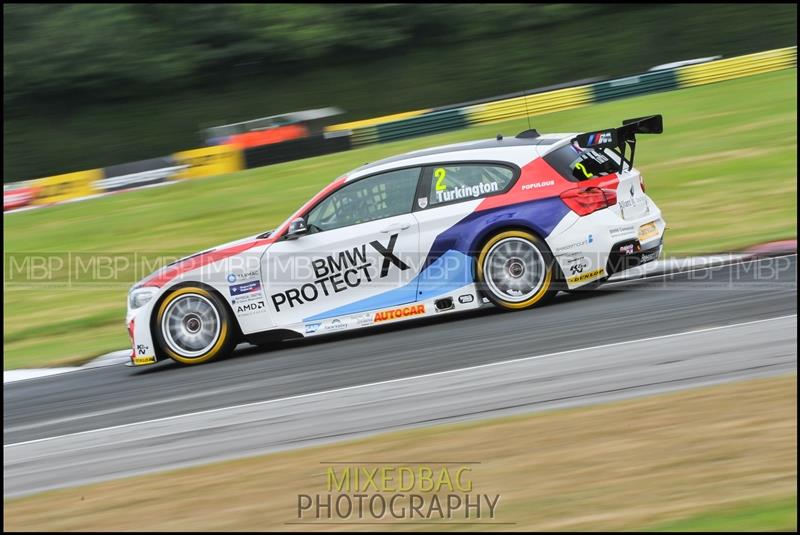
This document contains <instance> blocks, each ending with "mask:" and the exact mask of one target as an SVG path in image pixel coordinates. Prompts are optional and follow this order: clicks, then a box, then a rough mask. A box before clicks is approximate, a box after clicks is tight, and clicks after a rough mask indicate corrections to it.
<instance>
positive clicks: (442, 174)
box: [433, 167, 447, 191]
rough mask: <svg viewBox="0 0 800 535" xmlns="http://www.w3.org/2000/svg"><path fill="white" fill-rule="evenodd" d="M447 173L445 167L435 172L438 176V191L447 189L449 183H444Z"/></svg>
mask: <svg viewBox="0 0 800 535" xmlns="http://www.w3.org/2000/svg"><path fill="white" fill-rule="evenodd" d="M446 175H447V171H445V170H444V168H443V167H440V168H438V169H436V170H435V171H434V172H433V176H434V177H435V178H436V191H444V190H446V189H447V184H445V183H444V178H445V176H446Z"/></svg>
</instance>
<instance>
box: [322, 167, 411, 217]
mask: <svg viewBox="0 0 800 535" xmlns="http://www.w3.org/2000/svg"><path fill="white" fill-rule="evenodd" d="M419 173H420V168H419V167H416V168H413V169H400V170H398V171H390V172H388V173H383V174H380V175H375V176H371V177H368V178H364V179H361V180H356V181H355V182H353V183H352V184H348V185H346V186H344V187H342V188H340V189H338V190H336V191H335V192H333V193H331V194H330V195H329V196H328V197H327V198H325V200H324V201H322V202H321V203H319V204H318V205H317V206H315V207H314V208H313V209H312V210H311V211H310V212H309V213H308V217H307V224H308V227H309V229H310V230H311V232H320V231H324V230H333V229H336V228H341V227H347V226H350V225H358V224H359V223H367V222H369V221H375V220H376V219H383V218H385V217H392V216H396V215H400V214H407V213H409V212H410V211H411V204H412V203H413V202H414V193H415V192H416V190H417V181H418V180H419Z"/></svg>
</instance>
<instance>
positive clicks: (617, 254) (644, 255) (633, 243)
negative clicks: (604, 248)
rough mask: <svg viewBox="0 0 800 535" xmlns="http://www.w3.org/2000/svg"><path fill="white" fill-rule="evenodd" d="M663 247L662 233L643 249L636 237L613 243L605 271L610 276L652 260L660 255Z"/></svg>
mask: <svg viewBox="0 0 800 535" xmlns="http://www.w3.org/2000/svg"><path fill="white" fill-rule="evenodd" d="M663 248H664V237H663V235H662V236H661V237H660V238H659V239H658V241H656V242H655V243H652V242H651V243H648V244H647V249H643V248H642V245H641V243H640V242H639V240H636V239H634V240H624V241H621V242H618V243H615V244H614V246H613V247H611V252H609V254H608V262H606V272H607V273H608V275H609V276H611V275H613V274H614V273H619V272H620V271H625V270H626V269H630V268H633V267H636V266H641V265H642V264H646V263H648V262H652V261H653V260H656V259H657V258H658V257H659V256H661V251H662V250H663Z"/></svg>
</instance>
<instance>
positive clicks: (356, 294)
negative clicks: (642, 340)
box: [126, 115, 665, 366]
mask: <svg viewBox="0 0 800 535" xmlns="http://www.w3.org/2000/svg"><path fill="white" fill-rule="evenodd" d="M662 130H663V126H662V118H661V116H660V115H653V116H649V117H643V118H637V119H630V120H627V121H624V122H623V124H622V126H619V127H616V128H608V129H604V130H599V131H594V132H587V133H583V134H539V133H538V132H536V131H535V130H527V131H525V132H522V133H520V134H519V135H517V136H515V137H509V138H504V137H502V136H499V135H498V136H497V138H496V139H490V140H484V141H477V142H468V143H460V144H455V145H447V146H442V147H436V148H431V149H425V150H420V151H416V152H410V153H407V154H403V155H400V156H396V157H392V158H388V159H385V160H381V161H377V162H374V163H370V164H367V165H364V166H362V167H360V168H358V169H355V170H354V171H352V172H350V173H348V174H346V175H345V176H341V177H339V178H337V179H336V180H334V181H333V182H332V183H331V184H330V185H328V186H327V187H325V188H324V189H323V190H322V191H321V192H319V193H318V194H317V195H316V196H314V197H313V198H312V199H310V200H309V201H308V202H307V203H306V204H305V205H304V206H302V207H301V208H300V209H299V210H297V211H296V212H295V213H294V214H292V215H291V216H290V217H289V218H288V219H287V220H286V221H285V222H284V223H283V224H281V225H280V226H279V227H278V228H277V229H275V230H273V231H269V232H265V233H262V234H258V235H255V236H252V237H249V238H245V239H243V240H239V241H236V242H231V243H228V244H225V245H221V246H218V247H215V248H212V249H209V250H206V251H203V252H201V253H198V254H195V255H192V256H189V257H186V258H183V259H181V260H179V261H177V262H174V263H172V264H170V265H167V266H165V267H163V268H162V269H160V270H158V271H156V272H154V273H153V274H151V275H150V276H148V277H146V278H145V279H144V280H142V281H140V282H139V283H137V284H136V285H134V286H133V288H132V289H131V291H130V293H129V296H128V312H127V317H126V323H127V327H128V332H129V334H130V337H131V342H132V355H131V363H132V365H136V366H138V365H148V364H153V363H155V362H156V361H158V360H160V359H165V358H171V359H173V360H175V361H177V362H179V363H181V364H200V363H203V362H207V361H210V360H212V359H215V358H217V357H220V356H222V355H225V354H227V353H229V352H231V351H232V349H233V348H234V347H235V346H236V345H237V344H238V343H239V342H243V341H247V342H250V343H254V344H265V343H270V342H272V341H279V340H284V339H290V338H302V337H309V336H318V335H322V334H325V333H332V332H341V331H345V330H350V329H358V328H366V327H372V326H378V325H386V324H389V323H394V322H400V321H404V320H409V319H416V318H424V317H430V316H436V315H440V314H450V313H457V312H460V311H465V310H470V309H475V308H478V307H482V306H497V307H500V308H502V309H507V310H520V309H527V308H530V307H533V306H538V305H542V304H544V303H546V302H547V301H549V300H551V299H552V298H553V296H554V295H555V294H556V293H557V292H558V291H559V290H568V291H569V290H575V289H577V288H581V287H583V286H586V285H597V284H599V283H602V282H603V281H604V280H606V279H607V278H608V277H609V276H610V275H611V274H613V273H614V272H617V271H620V270H623V269H627V268H629V267H631V266H633V265H638V264H641V263H644V262H649V261H651V260H654V259H655V258H657V257H658V256H659V254H660V252H661V249H662V246H663V235H664V229H665V222H664V220H663V218H662V217H661V211H660V210H659V209H658V207H657V206H656V205H655V203H654V202H653V201H652V199H650V197H648V195H647V194H646V193H645V183H644V180H643V178H642V176H641V174H640V172H639V171H638V170H637V169H636V168H635V167H634V166H633V158H634V154H635V150H636V135H637V134H659V133H661V132H662Z"/></svg>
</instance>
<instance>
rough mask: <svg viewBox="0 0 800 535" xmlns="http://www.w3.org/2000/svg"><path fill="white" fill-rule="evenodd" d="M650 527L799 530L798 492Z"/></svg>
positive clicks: (719, 529) (697, 529) (695, 529)
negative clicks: (780, 497)
mask: <svg viewBox="0 0 800 535" xmlns="http://www.w3.org/2000/svg"><path fill="white" fill-rule="evenodd" d="M648 531H797V496H793V497H791V498H786V499H783V500H777V501H771V502H764V503H758V504H752V503H750V504H743V505H741V506H739V507H736V508H731V507H728V508H725V509H721V510H717V511H709V512H705V513H702V514H699V515H696V516H692V517H689V518H684V519H680V520H675V521H673V522H668V523H665V524H659V525H658V526H656V527H654V528H651V529H649V530H648Z"/></svg>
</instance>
